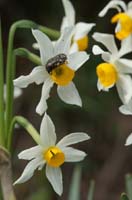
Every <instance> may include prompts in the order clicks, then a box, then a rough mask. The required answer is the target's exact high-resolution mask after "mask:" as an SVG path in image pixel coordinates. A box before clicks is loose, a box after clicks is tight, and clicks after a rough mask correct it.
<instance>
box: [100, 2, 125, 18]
mask: <svg viewBox="0 0 132 200" xmlns="http://www.w3.org/2000/svg"><path fill="white" fill-rule="evenodd" d="M119 6H120V7H121V8H122V9H123V10H124V11H126V9H127V8H126V5H125V3H124V2H123V1H121V0H113V1H110V2H109V3H108V4H107V5H106V6H105V7H104V8H103V10H101V12H100V13H99V17H103V16H104V15H105V14H106V13H107V12H108V10H109V9H110V8H115V9H117V10H118V12H121V8H120V7H119Z"/></svg>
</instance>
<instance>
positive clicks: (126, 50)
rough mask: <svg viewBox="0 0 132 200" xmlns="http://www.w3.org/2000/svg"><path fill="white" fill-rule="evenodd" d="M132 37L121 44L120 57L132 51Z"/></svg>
mask: <svg viewBox="0 0 132 200" xmlns="http://www.w3.org/2000/svg"><path fill="white" fill-rule="evenodd" d="M131 44H132V36H131V35H130V36H129V37H127V38H126V39H124V40H122V42H121V49H120V51H119V55H120V57H121V56H123V55H125V54H127V53H130V52H131V51H132V45H131Z"/></svg>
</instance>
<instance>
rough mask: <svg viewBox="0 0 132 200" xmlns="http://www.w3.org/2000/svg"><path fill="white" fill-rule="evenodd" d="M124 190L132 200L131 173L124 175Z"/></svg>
mask: <svg viewBox="0 0 132 200" xmlns="http://www.w3.org/2000/svg"><path fill="white" fill-rule="evenodd" d="M126 191H127V195H128V197H129V200H132V175H130V174H127V175H126Z"/></svg>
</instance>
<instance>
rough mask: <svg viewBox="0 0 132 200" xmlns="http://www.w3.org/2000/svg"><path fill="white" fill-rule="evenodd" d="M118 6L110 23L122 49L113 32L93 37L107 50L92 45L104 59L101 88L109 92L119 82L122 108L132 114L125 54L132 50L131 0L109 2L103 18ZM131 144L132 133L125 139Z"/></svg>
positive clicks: (131, 70) (130, 66)
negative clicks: (113, 24) (126, 0)
mask: <svg viewBox="0 0 132 200" xmlns="http://www.w3.org/2000/svg"><path fill="white" fill-rule="evenodd" d="M112 8H114V9H116V10H117V12H118V13H117V14H115V15H114V16H113V17H112V19H111V23H116V27H115V37H116V38H117V39H118V40H119V41H120V43H121V45H120V46H121V48H120V49H119V50H118V48H117V45H116V43H115V39H114V36H113V35H110V34H100V33H95V34H94V35H93V37H94V39H95V40H96V41H98V42H101V43H102V44H103V45H104V46H105V47H106V48H107V50H108V51H104V50H103V49H101V48H100V47H99V46H97V45H95V46H94V47H93V53H94V54H95V55H98V54H101V56H102V59H103V60H104V61H105V62H103V63H101V64H99V65H98V66H97V70H96V73H97V76H98V84H97V86H98V90H99V91H100V90H104V91H108V90H109V89H110V88H111V87H113V86H114V85H116V87H117V91H118V94H119V97H120V99H121V101H122V103H123V105H122V106H120V107H119V111H120V112H121V113H122V114H124V115H132V89H131V88H132V76H131V74H132V60H129V59H127V58H125V56H126V55H127V54H128V53H130V52H132V45H131V44H132V1H131V2H129V3H128V4H127V5H126V4H125V2H124V1H122V0H112V1H110V2H109V3H108V4H107V5H106V6H105V7H104V8H103V10H102V11H101V12H100V13H99V17H104V16H105V14H106V13H107V12H108V10H109V9H112ZM130 144H132V134H130V135H129V137H128V138H127V140H126V145H130Z"/></svg>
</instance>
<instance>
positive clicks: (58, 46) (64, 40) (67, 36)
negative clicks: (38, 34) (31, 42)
mask: <svg viewBox="0 0 132 200" xmlns="http://www.w3.org/2000/svg"><path fill="white" fill-rule="evenodd" d="M72 35H73V27H68V28H65V29H64V31H63V32H62V34H61V37H60V38H59V39H58V40H57V41H56V43H55V46H54V48H55V56H56V55H58V54H60V53H64V54H66V55H68V53H69V50H70V45H71V39H72Z"/></svg>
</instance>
